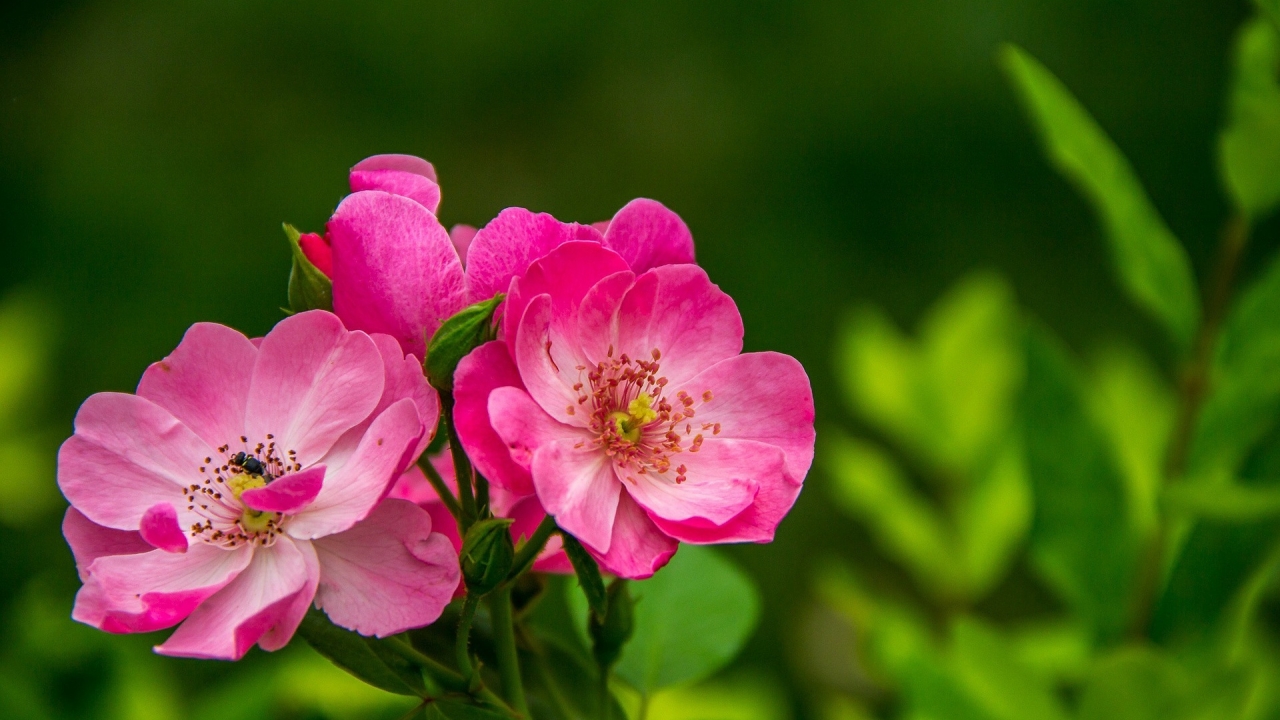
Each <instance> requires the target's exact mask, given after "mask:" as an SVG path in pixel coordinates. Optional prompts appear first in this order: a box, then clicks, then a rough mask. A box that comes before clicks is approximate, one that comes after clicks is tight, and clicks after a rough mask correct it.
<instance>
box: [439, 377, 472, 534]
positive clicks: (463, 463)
mask: <svg viewBox="0 0 1280 720" xmlns="http://www.w3.org/2000/svg"><path fill="white" fill-rule="evenodd" d="M440 405H441V406H442V409H443V411H444V413H443V415H444V428H445V432H446V433H447V434H448V436H449V452H450V454H452V455H453V475H454V477H455V478H457V480H458V498H459V499H460V500H461V502H460V505H461V509H462V513H461V515H460V517H459V522H458V525H459V530H460V531H461V535H462V536H463V537H466V535H467V530H469V529H471V525H472V523H474V522H475V521H476V518H477V517H478V514H477V513H476V497H475V495H474V493H473V491H472V487H471V461H470V460H468V459H467V453H466V451H465V450H463V449H462V441H461V440H459V439H458V430H457V428H456V427H454V424H453V393H447V392H442V393H440Z"/></svg>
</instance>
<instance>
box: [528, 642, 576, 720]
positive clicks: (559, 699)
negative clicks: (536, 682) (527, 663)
mask: <svg viewBox="0 0 1280 720" xmlns="http://www.w3.org/2000/svg"><path fill="white" fill-rule="evenodd" d="M535 666H536V667H537V670H538V678H539V679H540V680H542V685H543V687H545V688H546V689H547V699H548V700H550V701H551V704H552V705H555V707H556V712H558V713H560V717H562V718H564V720H575V719H576V718H577V717H578V713H576V712H574V711H573V710H572V709H570V707H569V700H568V699H567V698H565V696H564V690H562V689H561V688H560V683H558V682H556V679H555V677H554V676H553V675H552V674H551V671H550V670H548V669H547V659H546V657H544V656H543V655H542V654H539V655H538V662H537V663H535Z"/></svg>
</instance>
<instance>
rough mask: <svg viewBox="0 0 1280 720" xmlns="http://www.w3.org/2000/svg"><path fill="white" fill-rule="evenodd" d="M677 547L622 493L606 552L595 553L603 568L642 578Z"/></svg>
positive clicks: (657, 568)
mask: <svg viewBox="0 0 1280 720" xmlns="http://www.w3.org/2000/svg"><path fill="white" fill-rule="evenodd" d="M679 547H680V544H679V543H677V542H676V541H675V540H674V539H672V538H670V537H667V536H666V535H665V534H664V533H663V532H662V531H661V530H660V529H659V528H658V526H657V525H655V524H654V522H653V520H651V519H649V516H648V515H646V514H645V512H644V510H643V509H641V508H640V506H639V505H636V503H635V501H634V500H632V499H631V496H629V495H627V493H625V492H624V493H622V494H621V496H620V497H619V498H618V514H617V515H616V516H615V517H614V521H613V540H612V542H610V543H609V552H607V553H603V554H598V553H596V554H595V555H596V560H598V561H599V562H600V565H601V567H603V568H604V569H605V571H607V572H610V573H613V574H614V575H617V576H618V577H625V578H631V579H633V580H643V579H645V578H647V577H650V576H652V575H653V574H654V573H655V572H657V571H658V570H660V569H661V568H662V566H664V565H666V564H667V562H668V561H669V560H671V556H672V555H675V554H676V550H677V549H678V548H679Z"/></svg>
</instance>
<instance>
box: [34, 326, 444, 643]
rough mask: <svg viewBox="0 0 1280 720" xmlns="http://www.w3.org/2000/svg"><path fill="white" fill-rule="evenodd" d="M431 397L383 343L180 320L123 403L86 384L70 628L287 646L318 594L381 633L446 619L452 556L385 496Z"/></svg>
mask: <svg viewBox="0 0 1280 720" xmlns="http://www.w3.org/2000/svg"><path fill="white" fill-rule="evenodd" d="M438 415H439V405H438V401H437V399H436V396H435V394H434V393H432V392H430V390H429V388H428V387H427V385H426V383H425V381H424V379H423V377H422V372H421V368H420V367H419V365H418V363H417V361H416V360H415V359H414V358H413V357H406V356H405V355H404V353H403V351H402V350H401V349H400V347H399V345H398V344H397V343H396V341H395V340H394V339H392V338H390V337H387V336H385V335H372V336H371V335H366V334H365V333H363V332H350V331H348V330H347V329H346V328H344V327H343V325H342V323H341V322H340V321H339V320H338V318H337V317H336V316H334V315H332V314H330V313H327V312H322V311H312V312H306V313H301V314H298V315H295V316H293V317H290V318H288V319H286V320H284V321H283V322H281V323H280V324H278V325H277V326H276V327H275V328H274V329H273V330H272V331H271V332H270V333H269V334H267V336H266V337H265V338H263V339H262V340H261V341H260V342H258V341H250V340H249V339H247V338H245V336H243V335H241V334H240V333H238V332H236V331H234V330H231V329H229V328H226V327H223V326H221V325H215V324H211V323H201V324H197V325H194V326H192V328H191V329H190V330H188V331H187V334H186V336H185V337H184V338H183V340H182V342H181V344H179V345H178V347H177V349H176V350H174V352H173V354H171V355H170V356H169V357H167V358H165V359H164V360H162V361H161V362H158V363H155V364H154V365H152V366H151V367H150V368H148V370H147V371H146V373H145V374H144V375H143V377H142V381H141V383H140V384H139V386H138V391H137V394H136V395H128V394H122V393H99V394H97V395H94V396H92V397H90V398H89V399H88V400H87V401H85V403H84V405H83V406H82V407H81V408H80V411H79V413H78V414H77V415H76V421H75V434H74V435H73V436H72V437H71V438H70V439H68V440H67V441H66V442H65V443H64V444H63V446H62V449H61V451H60V453H59V456H58V484H59V486H60V487H61V489H62V492H63V494H64V495H65V496H66V497H67V499H68V500H69V501H70V502H71V508H70V509H68V511H67V514H66V518H65V520H64V523H63V531H64V534H65V536H66V538H67V541H68V543H70V545H71V548H72V551H73V553H74V554H75V557H76V565H77V567H78V569H79V571H80V576H81V579H82V580H83V581H84V587H82V588H81V590H80V592H79V594H78V595H77V596H76V605H75V610H74V612H73V616H74V618H75V619H76V620H79V621H80V622H84V623H87V624H90V625H93V626H95V627H98V628H101V629H103V630H107V631H109V632H149V631H154V630H159V629H163V628H168V627H172V626H174V625H177V624H178V623H182V624H181V626H179V627H178V629H177V630H176V631H175V632H174V633H173V634H172V635H171V636H170V637H169V639H168V640H167V641H165V642H164V643H163V644H162V645H160V646H159V647H157V648H156V649H157V651H158V652H161V653H164V654H168V655H180V656H189V657H207V658H227V659H234V658H239V657H241V656H243V655H244V654H245V652H247V651H248V650H249V648H250V647H252V646H253V645H254V644H255V643H256V644H258V645H260V646H261V647H262V648H263V649H266V650H275V649H278V648H280V647H283V646H284V645H285V644H286V643H287V642H288V641H289V639H290V638H291V637H292V635H293V633H294V631H295V629H296V628H297V626H298V623H299V622H301V620H302V616H303V615H304V614H305V613H306V610H307V608H308V607H310V606H311V605H312V603H313V602H314V603H315V604H316V605H317V606H319V607H320V608H322V609H323V610H324V611H325V612H326V613H328V615H329V617H330V618H331V619H332V620H333V621H334V622H335V623H337V624H339V625H342V626H344V627H347V628H351V629H353V630H356V631H358V632H360V633H363V634H366V635H379V636H382V635H388V634H392V633H396V632H400V631H403V630H406V629H408V628H412V627H418V626H421V625H425V624H428V623H430V622H432V621H434V620H435V619H436V618H437V617H439V615H440V613H441V611H442V609H443V608H444V606H445V604H446V603H447V602H448V601H449V598H450V596H451V594H452V593H453V589H454V588H455V587H456V586H457V583H458V566H457V558H456V555H455V554H454V552H453V551H452V549H451V548H450V546H449V542H448V540H447V539H446V538H444V537H443V536H441V535H439V534H435V533H432V532H431V519H430V516H429V515H427V513H425V512H424V511H422V510H421V509H420V508H418V507H416V506H415V505H413V504H411V503H407V502H404V501H402V500H395V499H385V500H384V497H385V496H386V494H387V491H388V489H389V486H390V485H391V483H392V481H393V480H394V479H395V478H396V477H398V476H399V474H400V473H401V472H402V471H403V470H404V469H405V468H406V467H407V466H408V464H409V463H410V462H412V460H413V459H414V458H415V457H417V455H418V454H420V453H421V451H422V449H423V448H424V447H425V446H426V444H427V443H428V442H429V440H430V434H431V429H433V428H434V427H435V424H436V421H437V418H438Z"/></svg>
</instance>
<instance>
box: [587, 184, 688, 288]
mask: <svg viewBox="0 0 1280 720" xmlns="http://www.w3.org/2000/svg"><path fill="white" fill-rule="evenodd" d="M604 244H605V246H606V247H608V248H610V249H611V250H613V251H614V252H616V253H618V254H619V255H621V256H622V257H623V258H625V259H626V261H627V263H628V264H629V265H630V266H631V269H632V270H635V271H636V272H638V273H641V272H644V271H646V270H649V269H651V268H655V267H658V266H660V265H672V264H676V263H692V262H693V261H694V260H693V233H691V232H689V227H688V226H687V225H685V224H684V221H683V220H681V219H680V216H679V215H676V214H675V213H673V212H671V211H670V210H668V209H667V208H666V206H664V205H663V204H662V203H660V202H658V201H657V200H648V199H645V198H636V199H635V200H632V201H631V202H629V203H627V204H626V205H624V206H623V208H622V209H621V210H619V211H618V212H617V214H616V215H614V216H613V220H611V221H609V224H608V229H607V230H606V231H605V233H604Z"/></svg>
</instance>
